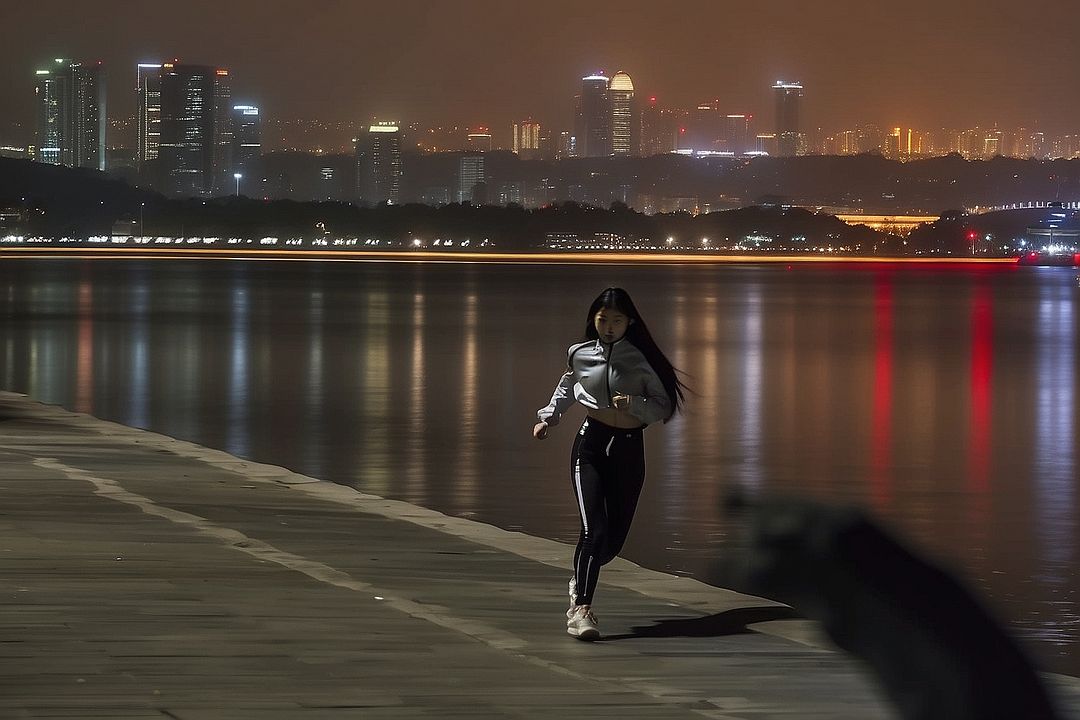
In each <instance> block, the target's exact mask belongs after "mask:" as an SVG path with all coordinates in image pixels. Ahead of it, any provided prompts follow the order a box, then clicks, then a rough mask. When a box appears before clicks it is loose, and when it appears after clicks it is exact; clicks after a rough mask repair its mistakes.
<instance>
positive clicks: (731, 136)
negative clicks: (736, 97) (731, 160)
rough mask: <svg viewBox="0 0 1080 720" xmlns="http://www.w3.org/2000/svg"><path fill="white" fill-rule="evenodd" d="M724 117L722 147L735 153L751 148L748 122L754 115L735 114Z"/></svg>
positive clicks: (739, 153) (743, 152) (740, 153)
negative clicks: (723, 145)
mask: <svg viewBox="0 0 1080 720" xmlns="http://www.w3.org/2000/svg"><path fill="white" fill-rule="evenodd" d="M724 119H725V123H724V138H723V139H724V144H725V148H724V149H725V150H728V151H729V152H732V153H735V154H736V155H743V154H745V153H746V152H747V151H748V150H750V149H751V147H750V138H751V135H750V123H751V122H752V121H753V119H754V116H753V115H739V114H735V115H728V116H727V117H726V118H724Z"/></svg>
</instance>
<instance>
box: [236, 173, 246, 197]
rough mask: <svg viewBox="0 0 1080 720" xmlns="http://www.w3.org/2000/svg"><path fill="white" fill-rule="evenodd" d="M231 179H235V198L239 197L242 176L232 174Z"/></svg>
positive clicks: (240, 174)
mask: <svg viewBox="0 0 1080 720" xmlns="http://www.w3.org/2000/svg"><path fill="white" fill-rule="evenodd" d="M233 177H234V178H235V179H236V197H240V178H242V177H244V176H243V174H242V173H233Z"/></svg>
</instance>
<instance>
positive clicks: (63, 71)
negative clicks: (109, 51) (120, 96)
mask: <svg viewBox="0 0 1080 720" xmlns="http://www.w3.org/2000/svg"><path fill="white" fill-rule="evenodd" d="M36 78H37V84H36V86H35V88H34V92H35V95H36V100H37V113H36V114H37V140H36V145H37V150H36V153H35V159H37V160H38V161H40V162H44V163H49V164H52V165H66V166H67V167H84V168H92V169H94V170H101V171H104V170H105V126H106V121H107V116H106V112H107V111H106V106H105V73H104V70H103V67H102V64H101V63H100V62H99V63H94V64H91V65H84V64H83V63H78V62H70V61H67V60H64V59H62V58H61V59H58V60H56V67H55V68H52V69H49V70H38V71H37V72H36Z"/></svg>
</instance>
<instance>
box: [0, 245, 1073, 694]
mask: <svg viewBox="0 0 1080 720" xmlns="http://www.w3.org/2000/svg"><path fill="white" fill-rule="evenodd" d="M613 284H615V285H621V286H623V287H625V288H627V289H628V290H629V291H630V293H631V294H632V295H633V297H634V299H635V301H636V303H637V305H638V307H639V309H640V310H641V312H642V314H643V316H644V318H645V320H646V321H647V323H648V325H649V327H650V329H651V331H652V334H653V336H654V337H655V338H656V339H657V341H658V342H659V344H660V345H661V347H663V348H664V349H665V351H666V352H667V354H668V357H669V358H670V359H671V360H672V362H673V363H674V364H675V365H676V366H677V367H679V368H681V369H682V370H684V371H685V372H686V373H687V375H688V378H687V381H688V383H689V384H690V385H691V386H692V388H693V390H694V394H692V395H690V396H689V398H688V400H689V402H688V404H687V408H686V412H685V413H684V414H683V415H680V416H678V417H677V418H676V419H674V420H673V421H672V422H670V423H668V424H666V425H656V426H653V427H650V428H649V429H648V430H647V432H646V446H647V453H648V478H647V480H646V488H645V491H644V493H643V496H642V499H641V503H640V506H639V510H638V516H637V518H636V520H635V524H634V528H633V531H632V533H631V536H630V539H629V541H628V543H627V546H626V549H625V551H624V553H623V554H624V555H625V556H626V557H628V558H629V559H631V560H634V561H635V562H638V563H640V564H643V565H645V566H648V567H652V568H656V569H660V570H665V571H668V572H673V573H678V574H687V575H693V576H695V577H698V578H700V579H702V580H704V581H706V582H719V577H718V576H717V575H716V571H715V570H714V568H715V567H716V559H717V557H719V556H721V555H722V554H723V553H724V551H725V548H727V547H729V546H730V545H731V544H733V543H735V542H736V540H735V538H734V537H733V533H734V528H733V527H732V523H731V521H730V519H729V518H726V517H725V515H724V513H723V512H722V510H721V507H720V506H721V500H722V498H723V497H724V496H725V494H726V493H727V492H728V491H730V490H733V489H739V490H742V491H744V492H746V493H748V494H751V495H755V494H776V493H783V494H799V495H802V496H806V497H810V498H814V499H818V500H824V501H828V502H835V503H855V504H858V505H860V506H863V507H865V508H866V509H867V510H868V511H869V512H871V513H872V514H873V515H874V516H875V517H877V518H879V519H881V520H882V521H883V522H884V523H886V524H887V525H888V526H889V527H891V528H893V529H894V530H895V531H896V532H897V533H899V534H900V535H901V536H903V537H904V538H906V539H907V540H908V541H909V542H910V543H911V544H912V545H913V546H914V547H916V548H918V549H919V550H920V551H922V552H924V553H926V554H927V555H929V556H930V557H931V558H933V559H934V560H935V561H936V562H938V563H940V564H942V565H944V566H945V567H947V568H949V569H952V570H954V571H956V572H957V573H958V574H959V575H960V576H961V577H962V578H963V579H964V580H965V581H966V582H967V583H968V584H969V585H970V586H972V587H973V588H975V589H976V591H977V592H978V593H979V594H980V596H981V597H982V598H983V599H984V600H985V601H986V603H987V604H988V605H989V607H990V608H991V609H992V611H993V612H994V613H995V614H996V615H997V616H998V617H1000V618H1002V619H1003V620H1004V621H1005V622H1007V623H1008V624H1009V626H1010V627H1011V628H1012V629H1013V631H1014V632H1015V633H1016V634H1017V635H1018V636H1019V637H1020V638H1021V640H1022V642H1023V643H1024V646H1025V648H1026V649H1027V650H1028V651H1029V652H1030V653H1031V654H1032V656H1033V657H1034V658H1035V659H1036V660H1037V661H1038V662H1039V664H1040V665H1041V666H1042V667H1045V668H1047V669H1051V670H1056V671H1059V672H1067V673H1069V674H1073V675H1080V652H1077V642H1078V640H1080V608H1078V605H1077V600H1078V596H1077V590H1078V587H1080V574H1078V571H1077V557H1076V554H1077V540H1078V527H1077V510H1078V507H1077V504H1078V498H1077V474H1078V468H1077V450H1078V447H1080V429H1078V423H1077V415H1078V400H1077V388H1076V373H1077V363H1078V359H1080V339H1078V338H1080V318H1078V314H1077V301H1078V298H1080V287H1078V282H1077V277H1076V271H1075V270H1068V269H1061V268H1043V269H1039V268H1017V267H1012V266H1000V265H998V266H980V265H959V266H958V265H948V266H945V265H940V266H936V265H929V266H927V265H903V264H897V265H889V264H866V265H850V264H846V265H841V264H836V265H829V264H827V265H820V264H811V263H806V264H794V265H783V264H777V265H752V264H736V265H717V266H706V267H702V266H652V267H650V266H644V265H604V266H583V265H496V264H492V265H486V264H483V265H480V264H454V263H447V264H439V263H331V262H316V263H304V262H297V263H283V262H258V261H228V262H221V261H187V260H168V261H162V260H148V261H143V260H123V261H103V260H96V261H83V260H75V259H65V260H12V261H6V262H4V263H3V264H0V297H2V298H3V305H2V311H0V343H2V347H0V384H2V387H3V388H5V389H9V390H14V391H19V392H25V393H27V394H29V395H31V396H32V397H34V398H36V399H39V400H42V401H45V402H50V403H58V404H61V405H64V406H66V407H68V408H71V409H73V410H76V411H80V412H86V413H90V414H93V415H96V416H98V417H102V418H106V419H109V420H114V421H117V422H121V423H124V424H127V425H132V426H136V427H142V428H148V429H151V430H154V431H156V432H160V433H164V434H167V435H171V436H175V437H178V438H182V439H185V440H190V441H193V442H196V443H199V444H203V445H207V446H210V447H214V448H220V449H223V450H226V451H228V452H230V453H233V454H236V455H239V456H242V457H246V458H251V459H253V460H257V461H259V462H264V463H273V464H279V465H283V466H286V467H289V468H292V469H294V470H296V471H298V472H301V473H304V474H308V475H312V476H315V477H319V478H323V479H326V480H331V481H333V482H337V483H344V484H347V485H351V486H354V487H356V488H359V489H361V490H364V491H366V492H371V493H375V494H378V495H382V496H386V497H392V498H398V499H402V500H406V501H408V502H412V503H416V504H419V505H424V506H427V507H431V508H434V509H436V510H439V511H442V512H445V513H448V514H451V515H457V516H462V517H468V518H472V519H475V520H478V521H482V522H487V523H492V524H495V525H498V526H500V527H504V528H508V529H513V530H521V531H523V532H527V533H530V534H534V535H540V536H545V537H550V538H555V539H559V540H563V541H567V542H571V541H573V540H574V539H575V538H576V534H577V511H576V505H575V503H574V501H573V497H572V495H571V491H570V487H569V479H568V454H569V447H570V443H571V441H572V437H573V433H574V431H575V430H576V428H577V423H578V422H580V418H581V417H582V412H581V409H580V408H576V409H574V410H573V411H571V413H569V415H568V416H567V418H566V419H565V420H564V423H563V425H561V426H559V427H557V428H554V429H553V430H552V433H551V435H552V436H551V438H550V439H548V440H546V441H544V442H537V441H535V440H533V439H532V438H531V436H530V430H531V427H532V424H533V422H534V417H535V415H534V413H535V411H536V409H537V408H538V407H540V406H542V405H544V404H545V403H546V402H547V399H548V397H549V396H550V394H551V390H552V388H553V386H554V384H555V382H556V380H557V379H558V376H559V375H560V373H561V372H562V370H563V367H564V364H565V352H566V347H567V346H568V345H570V344H571V343H572V342H575V341H576V340H577V339H579V336H580V335H581V334H582V332H583V330H584V324H585V312H586V310H587V308H588V305H589V302H590V301H591V300H592V298H593V297H595V295H596V294H597V293H598V292H599V291H600V290H601V289H603V288H604V287H606V286H608V285H613ZM567 564H568V566H569V559H568V561H567ZM558 592H559V591H558V589H557V588H555V589H553V593H555V594H556V595H557V593H558Z"/></svg>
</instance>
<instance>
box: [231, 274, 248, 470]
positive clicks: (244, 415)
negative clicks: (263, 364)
mask: <svg viewBox="0 0 1080 720" xmlns="http://www.w3.org/2000/svg"><path fill="white" fill-rule="evenodd" d="M249 293H250V291H249V288H248V277H247V274H246V273H243V274H239V275H237V276H236V277H234V278H233V288H232V301H231V303H230V305H231V308H232V327H231V329H230V337H231V339H232V343H231V344H230V350H229V406H228V411H227V412H228V422H226V424H225V449H226V450H227V451H228V452H229V453H230V454H232V455H237V456H240V457H250V455H249V454H248V453H249V452H250V450H251V448H250V440H251V438H250V432H249V431H250V427H249V426H248V408H249V405H248V403H249V397H248V396H249V393H250V368H249V367H248V365H249V363H250V359H249V354H250V351H249V349H248V348H249V346H250V337H249V335H250V333H249V329H250V323H251V298H250V294H249Z"/></svg>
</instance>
